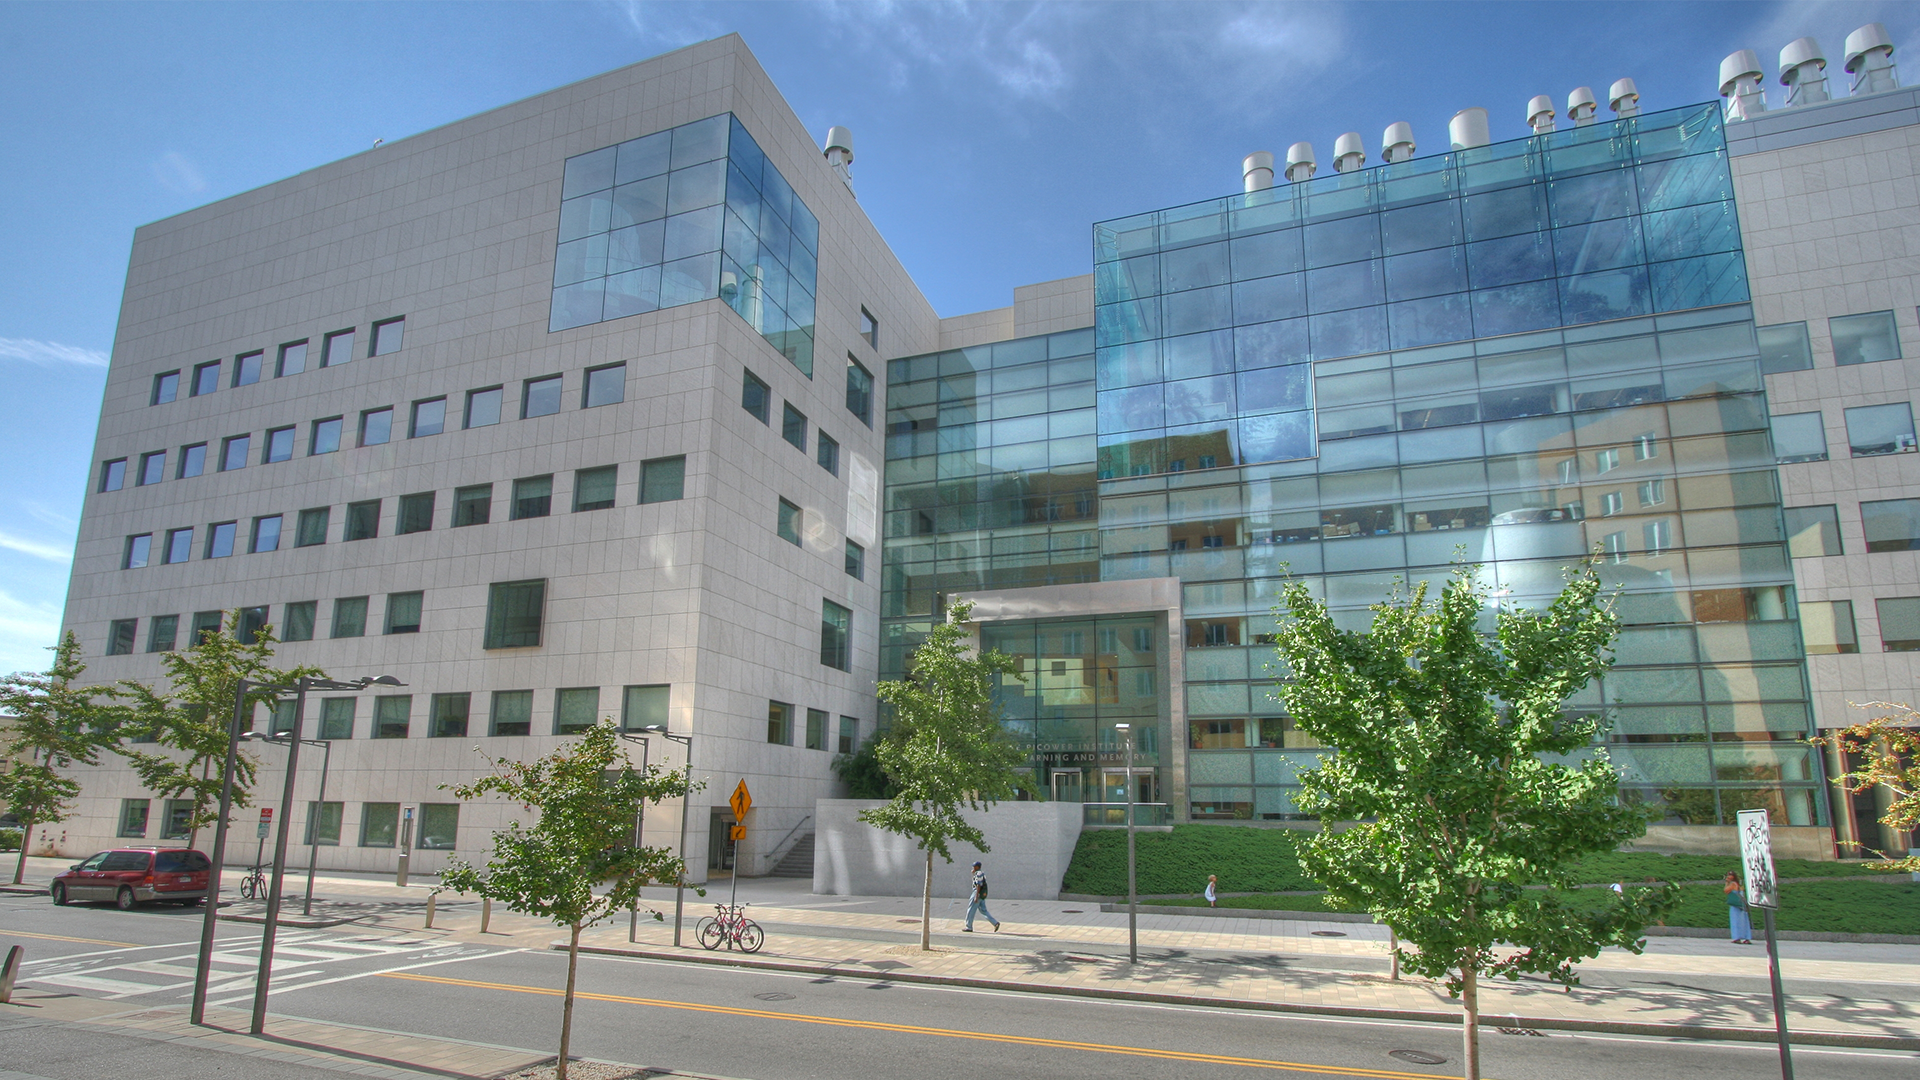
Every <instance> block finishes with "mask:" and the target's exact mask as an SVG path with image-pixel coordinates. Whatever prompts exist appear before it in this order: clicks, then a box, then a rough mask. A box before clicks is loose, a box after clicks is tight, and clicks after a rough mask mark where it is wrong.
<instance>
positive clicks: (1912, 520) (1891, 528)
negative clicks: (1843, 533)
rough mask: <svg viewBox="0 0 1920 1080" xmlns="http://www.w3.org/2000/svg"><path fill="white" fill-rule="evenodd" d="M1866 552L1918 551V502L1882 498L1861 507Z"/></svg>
mask: <svg viewBox="0 0 1920 1080" xmlns="http://www.w3.org/2000/svg"><path fill="white" fill-rule="evenodd" d="M1860 524H1861V525H1863V526H1865V530H1866V538H1867V551H1869V552H1877V551H1916V550H1920V499H1885V500H1881V501H1877V502H1863V503H1861V504H1860Z"/></svg>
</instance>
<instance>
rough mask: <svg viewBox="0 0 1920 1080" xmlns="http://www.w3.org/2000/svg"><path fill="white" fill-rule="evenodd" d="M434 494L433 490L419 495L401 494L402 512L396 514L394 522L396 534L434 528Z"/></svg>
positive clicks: (401, 534) (427, 530) (426, 530)
mask: <svg viewBox="0 0 1920 1080" xmlns="http://www.w3.org/2000/svg"><path fill="white" fill-rule="evenodd" d="M433 495H434V493H433V492H431V491H422V492H420V493H419V494H417V495H402V496H400V512H399V513H398V514H397V515H395V517H394V522H393V532H394V535H395V536H405V535H407V534H408V533H417V532H429V531H431V530H432V529H433Z"/></svg>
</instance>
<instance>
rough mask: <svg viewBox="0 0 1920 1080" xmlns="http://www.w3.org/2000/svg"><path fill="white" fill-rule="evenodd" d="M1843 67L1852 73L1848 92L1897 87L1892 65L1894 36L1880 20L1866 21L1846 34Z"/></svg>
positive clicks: (1896, 75)
mask: <svg viewBox="0 0 1920 1080" xmlns="http://www.w3.org/2000/svg"><path fill="white" fill-rule="evenodd" d="M1846 68H1847V74H1849V75H1852V76H1853V87H1852V89H1851V90H1849V91H1848V92H1849V93H1851V94H1853V95H1854V96H1855V97H1858V96H1860V95H1861V94H1878V93H1880V92H1881V91H1883V90H1897V89H1899V88H1900V76H1899V74H1898V73H1897V72H1896V71H1895V70H1894V66H1893V39H1892V38H1890V37H1888V36H1887V28H1886V27H1884V26H1881V25H1880V24H1879V23H1868V24H1867V25H1865V26H1863V27H1861V28H1860V29H1858V30H1855V31H1854V32H1853V33H1851V34H1848V35H1847V62H1846Z"/></svg>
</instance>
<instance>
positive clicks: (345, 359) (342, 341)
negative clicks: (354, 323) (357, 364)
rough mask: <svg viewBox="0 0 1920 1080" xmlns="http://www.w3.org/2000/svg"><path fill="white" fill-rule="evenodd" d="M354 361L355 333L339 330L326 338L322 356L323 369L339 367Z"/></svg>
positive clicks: (321, 364)
mask: <svg viewBox="0 0 1920 1080" xmlns="http://www.w3.org/2000/svg"><path fill="white" fill-rule="evenodd" d="M352 360H353V331H352V330H337V331H335V332H333V333H331V334H328V335H327V336H326V339H325V342H324V351H323V352H322V353H321V355H320V366H321V367H339V366H340V365H341V364H345V363H349V362H351V361H352Z"/></svg>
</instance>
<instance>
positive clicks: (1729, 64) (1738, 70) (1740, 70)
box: [1720, 49, 1767, 121]
mask: <svg viewBox="0 0 1920 1080" xmlns="http://www.w3.org/2000/svg"><path fill="white" fill-rule="evenodd" d="M1766 77H1767V75H1766V72H1764V71H1761V70H1760V58H1759V57H1758V56H1756V55H1754V52H1753V50H1752V49H1741V50H1740V51H1739V52H1736V53H1728V54H1727V58H1726V59H1725V60H1722V61H1720V96H1721V97H1723V98H1726V99H1727V119H1728V120H1730V121H1731V120H1751V119H1753V118H1754V117H1756V116H1758V115H1760V114H1761V113H1763V112H1766V111H1767V87H1766V82H1765V80H1766Z"/></svg>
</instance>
